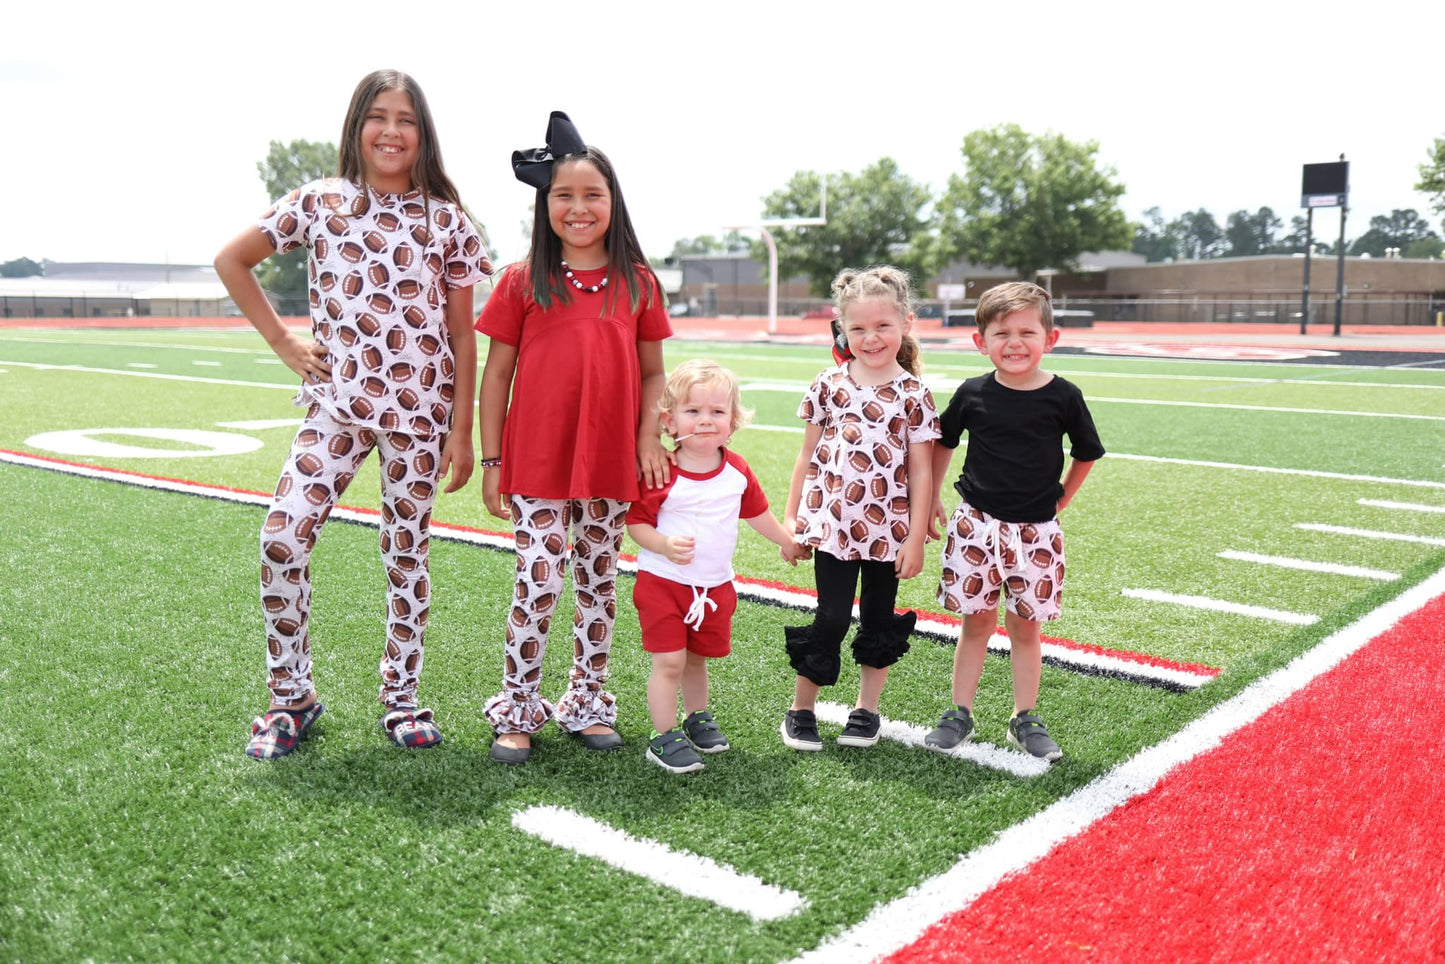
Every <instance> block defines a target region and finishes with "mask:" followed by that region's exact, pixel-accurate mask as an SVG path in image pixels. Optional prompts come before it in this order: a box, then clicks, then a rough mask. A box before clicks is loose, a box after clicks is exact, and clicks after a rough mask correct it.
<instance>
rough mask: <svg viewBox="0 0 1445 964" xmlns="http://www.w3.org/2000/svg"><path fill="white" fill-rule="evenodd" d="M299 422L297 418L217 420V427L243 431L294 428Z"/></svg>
mask: <svg viewBox="0 0 1445 964" xmlns="http://www.w3.org/2000/svg"><path fill="white" fill-rule="evenodd" d="M300 424H301V419H299V418H258V419H252V420H251V421H245V422H217V423H216V427H217V428H239V429H242V430H245V431H258V430H261V429H268V428H295V427H296V426H298V425H300Z"/></svg>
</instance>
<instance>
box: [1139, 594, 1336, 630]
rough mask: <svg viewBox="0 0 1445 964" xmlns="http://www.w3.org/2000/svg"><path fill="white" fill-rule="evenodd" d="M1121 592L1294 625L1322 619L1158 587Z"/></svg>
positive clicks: (1149, 599) (1142, 597)
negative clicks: (1161, 589)
mask: <svg viewBox="0 0 1445 964" xmlns="http://www.w3.org/2000/svg"><path fill="white" fill-rule="evenodd" d="M1119 592H1120V593H1122V594H1123V595H1125V596H1128V597H1130V598H1131V599H1145V600H1148V601H1150V602H1160V603H1169V604H1170V605H1173V606H1187V607H1188V608H1190V609H1208V610H1212V611H1214V612H1220V613H1234V614H1235V615H1237V616H1254V617H1255V618H1257V619H1269V620H1273V621H1274V622H1277V623H1289V624H1290V625H1292V626H1313V625H1314V624H1315V623H1317V622H1319V621H1320V617H1318V616H1310V615H1307V614H1305V613H1292V612H1287V611H1285V610H1283V609H1266V608H1265V607H1263V606H1247V605H1245V604H1244V603H1232V602H1226V601H1225V600H1223V599H1210V598H1209V597H1208V596H1186V595H1181V594H1179V593H1172V592H1160V591H1159V590H1157V589H1121V590H1119Z"/></svg>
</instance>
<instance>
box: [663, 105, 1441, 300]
mask: <svg viewBox="0 0 1445 964" xmlns="http://www.w3.org/2000/svg"><path fill="white" fill-rule="evenodd" d="M961 154H962V158H963V165H964V169H963V172H962V173H960V174H954V175H951V176H950V177H949V179H948V184H947V186H946V187H945V189H944V191H943V192H942V193H941V194H940V195H938V196H935V195H934V194H933V192H932V191H931V190H930V189H929V188H928V186H927V185H925V184H922V183H920V182H918V181H915V180H914V179H912V178H910V177H908V176H907V175H906V174H904V173H902V172H901V171H900V170H899V168H898V164H897V162H895V161H894V160H893V159H892V158H889V157H883V158H881V159H879V160H878V161H877V162H875V163H873V164H871V165H869V166H868V167H866V168H864V169H863V170H862V171H860V172H858V173H856V174H854V173H849V172H839V173H836V174H830V175H828V176H827V179H826V180H827V202H828V204H827V216H828V223H827V224H825V225H822V226H819V227H798V228H779V229H773V230H772V234H773V237H774V241H775V243H776V245H777V249H778V274H779V275H780V276H782V277H783V278H795V277H800V276H803V275H807V276H808V278H809V280H810V288H811V289H812V291H813V293H814V294H816V295H818V296H819V297H826V296H827V294H828V290H827V289H828V282H829V279H831V278H832V277H833V274H834V273H835V272H836V270H837V268H838V266H839V265H861V264H874V263H879V262H888V263H892V264H897V265H899V266H901V267H905V268H908V269H909V270H911V271H912V272H913V274H914V276H915V277H919V278H925V277H929V276H931V275H933V274H935V273H936V272H937V271H938V270H939V269H941V268H942V267H944V266H945V265H947V264H949V263H951V262H952V261H954V260H956V259H959V258H963V259H966V260H968V261H970V262H972V263H974V264H980V265H999V266H1002V267H1006V268H1011V269H1013V270H1014V271H1016V272H1018V274H1019V276H1020V277H1024V278H1032V277H1034V276H1035V275H1036V274H1037V272H1038V271H1039V270H1040V269H1043V268H1055V269H1059V270H1065V271H1067V270H1071V269H1075V268H1077V267H1078V257H1079V255H1081V254H1083V253H1084V252H1087V251H1112V250H1123V249H1129V250H1132V251H1134V252H1136V253H1138V254H1142V255H1144V256H1145V258H1146V259H1147V260H1149V261H1156V262H1157V261H1167V260H1186V259H1201V258H1220V257H1241V256H1246V255H1261V254H1295V253H1303V252H1304V250H1305V233H1306V219H1305V217H1304V216H1303V215H1297V216H1295V217H1292V218H1291V219H1290V226H1289V231H1288V232H1285V231H1284V224H1283V221H1282V220H1281V218H1280V217H1279V216H1278V215H1276V214H1275V212H1274V211H1273V210H1271V209H1270V208H1267V207H1262V208H1260V209H1258V210H1257V211H1254V212H1252V213H1251V212H1250V211H1248V210H1240V211H1235V212H1233V213H1231V214H1230V215H1228V216H1227V217H1226V219H1225V223H1224V225H1223V226H1220V224H1219V222H1218V221H1217V220H1216V219H1215V217H1214V215H1213V214H1211V213H1210V212H1209V211H1207V210H1205V209H1203V208H1200V209H1198V210H1196V211H1188V212H1185V213H1183V214H1180V215H1178V216H1176V217H1173V218H1168V219H1166V218H1165V216H1164V214H1163V212H1162V210H1161V209H1160V208H1158V207H1152V208H1149V209H1148V210H1146V211H1145V212H1144V217H1143V220H1142V221H1140V222H1135V223H1130V222H1129V221H1128V220H1127V219H1126V218H1125V217H1124V215H1123V213H1122V212H1121V211H1120V210H1119V206H1118V199H1119V197H1121V196H1122V195H1123V194H1124V185H1123V184H1122V183H1120V182H1119V180H1118V178H1117V174H1116V172H1115V171H1114V169H1113V168H1111V167H1108V166H1103V165H1100V164H1099V163H1098V161H1097V159H1096V155H1097V154H1098V144H1097V143H1096V142H1094V141H1085V142H1083V143H1074V142H1071V141H1069V140H1067V139H1065V138H1063V137H1062V136H1060V135H1058V134H1052V133H1049V134H1044V135H1041V136H1039V135H1033V134H1030V133H1028V132H1026V131H1024V130H1023V129H1022V128H1021V127H1019V126H1018V125H1016V124H1004V125H1000V126H998V127H994V128H990V129H985V130H978V131H974V132H973V133H970V134H968V135H966V136H965V137H964V139H963V146H962V148H961ZM1419 172H1420V181H1419V182H1418V183H1417V184H1416V185H1415V190H1417V191H1420V192H1422V193H1424V194H1426V195H1428V196H1429V197H1430V198H1431V202H1432V207H1431V210H1432V211H1433V212H1434V213H1435V214H1445V138H1436V139H1435V142H1434V144H1433V146H1432V148H1431V150H1430V152H1429V156H1428V159H1427V160H1426V162H1425V163H1423V164H1421V165H1420V167H1419ZM823 186H824V176H823V175H821V174H819V173H818V172H817V171H798V172H797V173H795V174H794V175H793V176H792V177H791V178H790V179H789V180H788V182H787V184H785V185H784V186H783V187H781V188H779V189H778V190H776V191H773V192H772V193H771V194H769V195H768V196H767V197H765V198H764V199H763V219H765V220H771V219H775V218H809V217H816V216H817V215H818V212H819V210H820V208H821V205H822V200H823ZM1313 243H1314V247H1315V251H1316V252H1318V253H1321V254H1336V253H1338V252H1337V251H1336V247H1337V244H1332V243H1331V242H1330V241H1328V240H1326V239H1323V238H1319V237H1315V238H1314V239H1313ZM745 249H746V250H748V252H749V253H750V254H751V256H752V257H753V258H754V259H755V260H758V261H766V260H767V251H766V248H765V246H764V244H763V242H761V241H745V240H744V239H743V238H742V237H741V236H740V235H739V234H738V233H737V232H736V231H733V232H729V234H728V235H725V236H724V237H723V238H721V239H718V238H716V237H714V236H712V235H702V236H699V237H696V238H683V239H681V240H679V241H678V242H677V243H676V244H675V245H674V246H673V251H672V254H673V256H674V257H676V256H680V255H687V254H712V253H736V252H740V251H742V250H745ZM1345 250H1346V253H1348V254H1351V255H1364V254H1368V255H1371V256H1373V257H1384V256H1386V254H1387V253H1395V254H1397V255H1398V256H1399V257H1403V258H1434V257H1440V256H1441V255H1442V253H1445V242H1442V240H1441V238H1440V236H1439V235H1438V234H1436V233H1435V231H1434V230H1433V229H1432V228H1431V226H1430V224H1429V222H1427V221H1426V220H1425V219H1424V218H1423V217H1421V216H1420V214H1419V212H1417V211H1415V210H1414V209H1397V210H1394V211H1391V212H1390V213H1389V214H1386V215H1378V216H1375V217H1372V218H1370V220H1369V227H1368V229H1367V230H1366V231H1365V232H1364V233H1362V234H1361V235H1360V236H1359V237H1357V238H1355V239H1354V240H1353V241H1347V242H1346V247H1345Z"/></svg>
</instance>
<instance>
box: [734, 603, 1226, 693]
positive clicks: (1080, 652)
mask: <svg viewBox="0 0 1445 964" xmlns="http://www.w3.org/2000/svg"><path fill="white" fill-rule="evenodd" d="M738 591H739V593H741V592H742V587H741V586H739V589H738ZM853 615H854V616H857V615H858V606H857V605H856V604H855V605H854V606H853ZM958 630H959V627H958V626H956V625H953V624H951V623H946V622H944V621H942V620H941V619H937V618H933V617H930V616H929V615H927V614H925V613H919V614H918V622H917V623H916V624H915V625H914V627H913V634H914V635H915V636H925V637H928V638H930V639H933V640H935V641H937V642H940V643H943V644H944V645H947V646H954V645H957V643H958ZM988 649H989V652H991V653H997V654H999V655H1003V656H1009V655H1011V654H1012V652H1013V647H1012V645H1010V643H1009V638H1008V632H1007V631H1005V630H1004V629H1003V627H999V628H998V629H996V630H994V634H993V635H992V636H990V637H989V638H988ZM1042 649H1043V656H1044V658H1045V659H1047V660H1050V661H1053V662H1056V663H1059V664H1062V665H1064V666H1067V667H1070V668H1072V669H1074V670H1077V671H1080V672H1089V671H1093V672H1096V673H1102V674H1104V675H1106V676H1112V677H1114V678H1116V679H1128V680H1135V681H1138V680H1145V681H1150V682H1155V683H1165V684H1169V685H1170V686H1172V687H1174V688H1177V689H1182V690H1192V689H1198V688H1199V687H1201V686H1203V685H1204V684H1205V683H1208V682H1209V681H1210V680H1212V679H1214V677H1215V675H1217V673H1218V670H1215V671H1214V673H1213V674H1211V673H1201V672H1195V671H1193V670H1189V669H1184V668H1176V667H1174V666H1165V665H1160V664H1158V663H1152V662H1146V661H1145V659H1131V658H1130V656H1131V655H1132V654H1129V653H1122V652H1121V653H1118V654H1111V653H1107V652H1094V651H1093V650H1089V649H1075V648H1073V647H1071V646H1061V645H1059V644H1058V643H1051V642H1049V641H1048V640H1044V642H1043V646H1042ZM1146 658H1147V657H1146Z"/></svg>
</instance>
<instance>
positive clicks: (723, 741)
mask: <svg viewBox="0 0 1445 964" xmlns="http://www.w3.org/2000/svg"><path fill="white" fill-rule="evenodd" d="M682 731H683V732H684V733H686V734H687V738H688V739H689V740H691V741H692V746H693V749H695V750H697V752H699V753H721V752H722V751H724V750H726V749H727V748H728V738H727V737H726V736H723V731H722V730H721V729H720V728H719V727H718V725H717V723H716V721H714V720H713V718H712V714H711V713H709V712H708V711H707V710H698V711H697V712H696V713H689V714H688V715H687V719H685V720H683V721H682Z"/></svg>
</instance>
